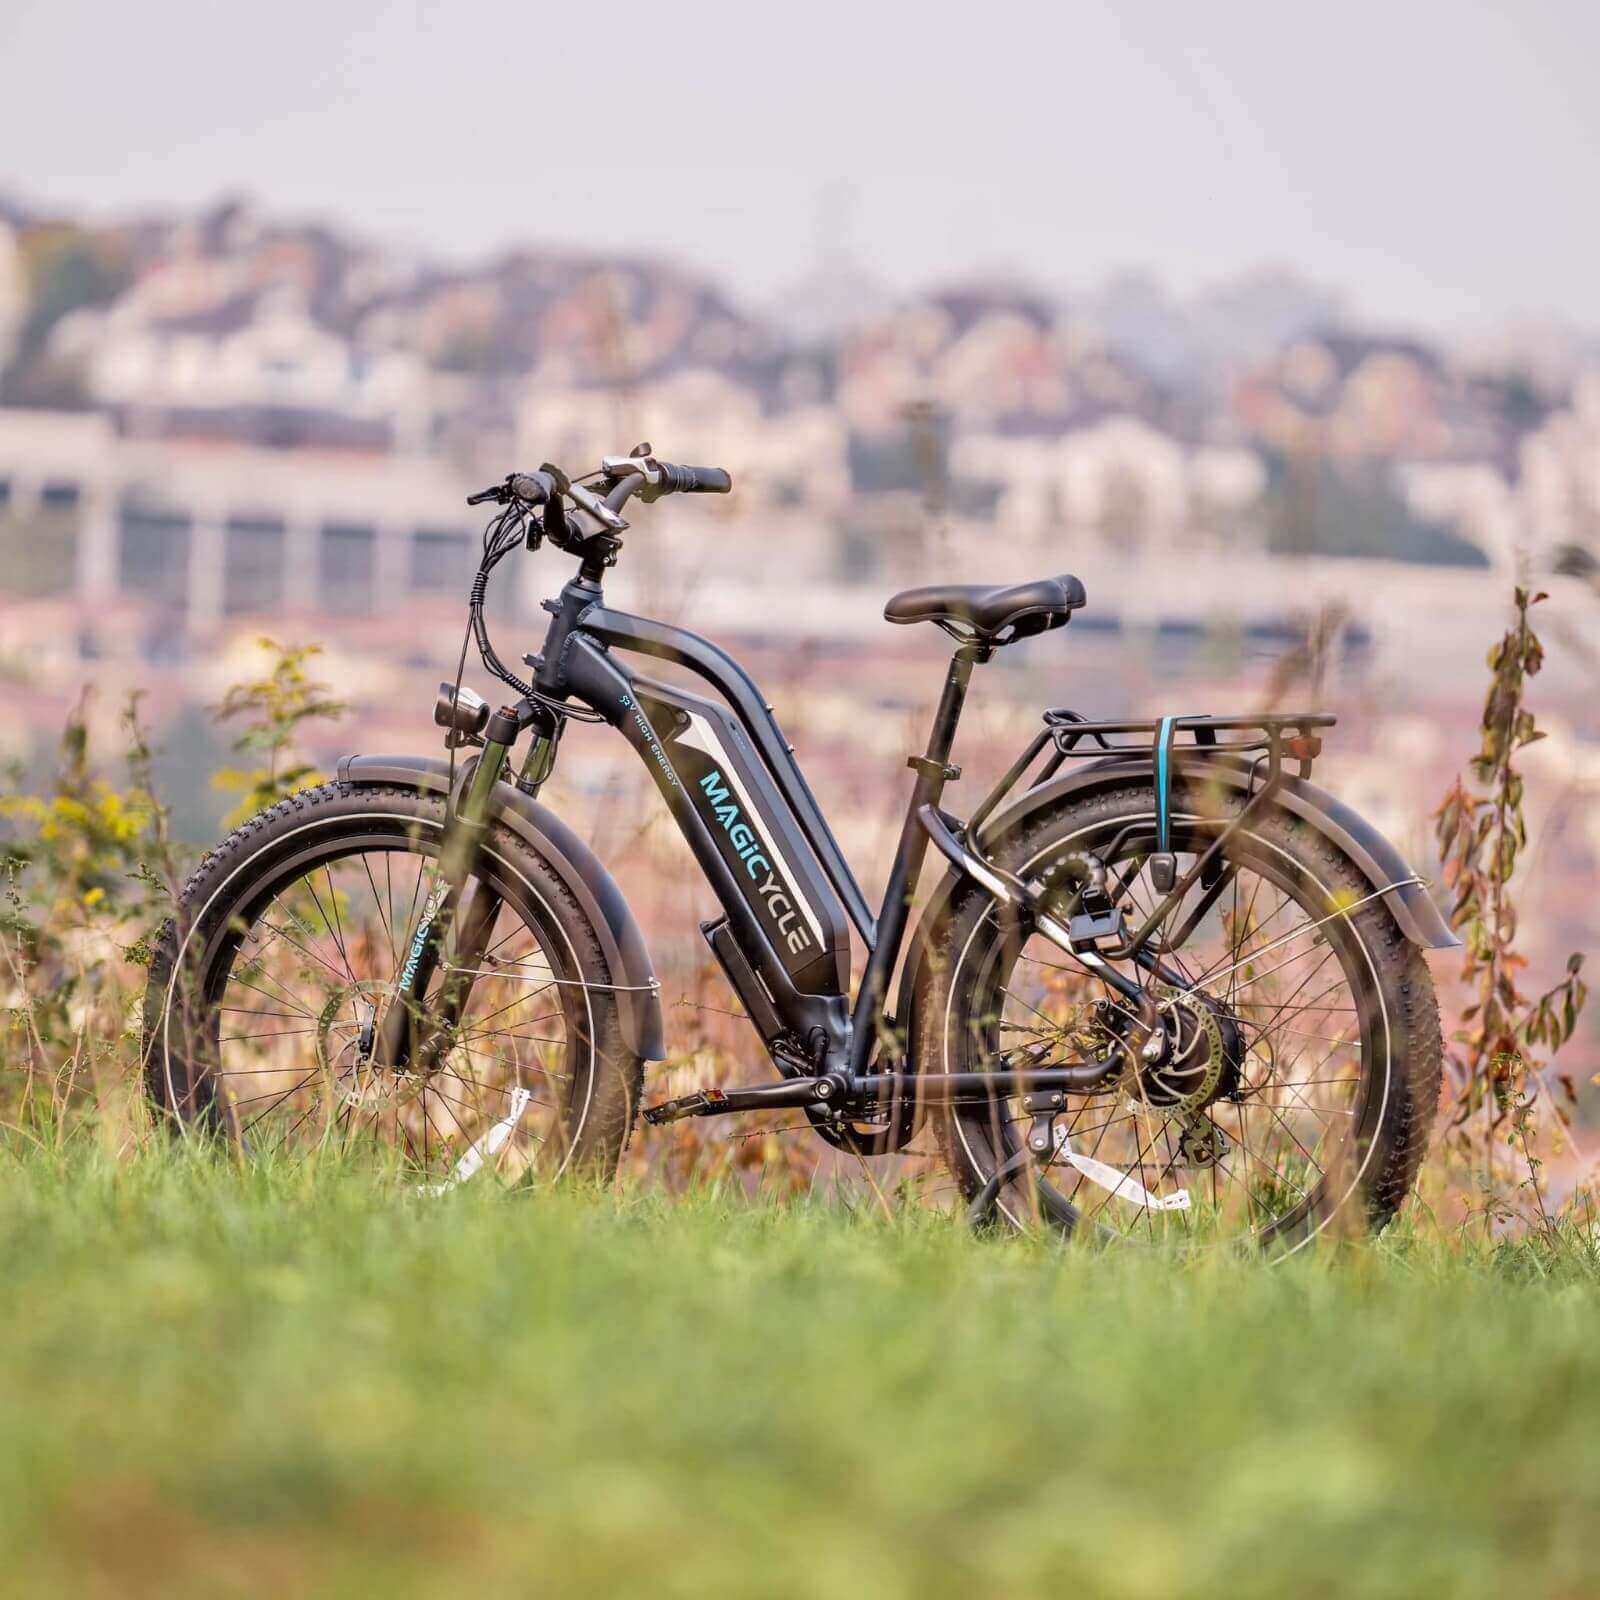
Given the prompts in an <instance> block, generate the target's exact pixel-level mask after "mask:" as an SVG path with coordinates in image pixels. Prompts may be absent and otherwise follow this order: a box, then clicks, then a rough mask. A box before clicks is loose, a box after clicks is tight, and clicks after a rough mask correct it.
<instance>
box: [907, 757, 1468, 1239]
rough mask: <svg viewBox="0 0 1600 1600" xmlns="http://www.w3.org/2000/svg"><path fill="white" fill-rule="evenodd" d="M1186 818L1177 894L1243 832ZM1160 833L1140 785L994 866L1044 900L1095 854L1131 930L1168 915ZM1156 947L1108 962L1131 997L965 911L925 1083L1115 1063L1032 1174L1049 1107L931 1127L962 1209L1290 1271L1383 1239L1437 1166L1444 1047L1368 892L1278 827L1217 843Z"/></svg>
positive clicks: (935, 1010) (956, 1115) (1067, 819)
mask: <svg viewBox="0 0 1600 1600" xmlns="http://www.w3.org/2000/svg"><path fill="white" fill-rule="evenodd" d="M1174 803H1175V806H1176V808H1177V810H1176V814H1175V816H1174V818H1173V824H1172V830H1173V831H1172V847H1173V849H1174V850H1175V851H1176V852H1177V857H1178V874H1179V877H1180V879H1181V877H1182V876H1183V875H1184V874H1185V873H1186V872H1187V870H1188V869H1189V867H1190V866H1192V865H1193V864H1194V863H1195V862H1196V860H1197V859H1198V857H1199V856H1200V855H1201V854H1202V853H1203V852H1205V851H1206V850H1207V849H1208V848H1209V846H1210V845H1211V843H1212V842H1213V841H1214V840H1215V839H1216V838H1217V836H1218V834H1219V833H1220V832H1221V831H1222V829H1223V828H1224V827H1225V826H1226V825H1227V823H1228V822H1230V821H1231V820H1233V817H1234V816H1235V815H1236V814H1237V813H1236V811H1234V810H1230V809H1229V807H1230V805H1231V804H1232V803H1231V802H1230V801H1227V800H1223V799H1220V798H1219V797H1215V796H1211V795H1209V794H1208V795H1207V796H1206V797H1205V802H1204V804H1202V801H1201V797H1200V796H1199V795H1198V794H1196V795H1189V794H1186V793H1185V792H1183V791H1182V790H1180V791H1179V792H1178V793H1176V794H1175V796H1174ZM1155 830H1156V819H1155V816H1154V813H1153V809H1152V805H1151V793H1150V789H1149V787H1148V786H1145V785H1131V786H1129V787H1126V788H1121V789H1117V790H1113V791H1110V792H1106V793H1103V794H1100V795H1096V796H1094V797H1092V798H1089V799H1085V800H1082V801H1079V802H1077V803H1076V804H1072V805H1068V806H1065V807H1062V808H1060V809H1058V810H1055V811H1052V812H1049V813H1047V814H1045V815H1044V816H1042V817H1041V818H1039V819H1038V820H1036V821H1035V822H1034V823H1033V824H1032V825H1031V826H1029V827H1027V828H1025V829H1023V830H1022V831H1021V832H1020V833H1019V834H1018V835H1017V836H1016V837H1014V838H1013V839H1012V840H1010V841H1009V842H1008V844H1007V845H1006V847H1005V848H1004V849H1002V850H1001V851H1000V852H999V859H1000V860H1001V862H1002V864H1003V865H1005V866H1008V867H1009V868H1010V869H1011V870H1012V871H1014V872H1016V873H1018V874H1019V875H1021V876H1022V877H1024V878H1028V879H1034V878H1037V879H1042V880H1043V881H1044V883H1045V884H1046V885H1049V884H1050V883H1051V882H1052V881H1055V875H1058V874H1059V872H1060V869H1061V864H1062V862H1063V860H1064V858H1066V857H1067V856H1068V855H1070V854H1071V853H1073V852H1079V851H1086V852H1091V853H1093V854H1095V855H1097V856H1099V857H1100V858H1101V859H1102V860H1103V861H1104V862H1105V864H1106V867H1107V877H1108V883H1109V885H1110V887H1111V889H1112V891H1113V898H1114V900H1115V902H1116V903H1117V904H1118V905H1119V906H1120V907H1121V908H1122V911H1123V914H1124V916H1125V918H1126V919H1127V923H1128V925H1129V927H1138V926H1139V925H1141V924H1143V923H1144V922H1145V921H1146V920H1147V919H1148V918H1149V917H1150V916H1151V915H1153V913H1154V910H1155V908H1156V906H1157V903H1158V901H1159V900H1160V898H1161V897H1160V896H1159V895H1158V894H1157V893H1156V891H1155V889H1154V887H1153V885H1152V883H1151V881H1150V872H1149V868H1148V859H1149V856H1150V854H1151V852H1152V851H1153V850H1154V848H1155ZM1063 881H1064V880H1063ZM1159 937H1160V942H1161V943H1162V945H1163V946H1164V947H1165V948H1164V951H1163V953H1162V955H1161V957H1160V962H1161V965H1160V969H1159V970H1157V971H1151V970H1149V969H1148V968H1147V967H1143V966H1140V965H1138V964H1136V963H1134V962H1132V961H1124V962H1117V963H1112V964H1111V967H1110V971H1111V973H1112V974H1115V975H1116V976H1119V977H1121V978H1122V979H1123V980H1125V981H1124V983H1123V984H1122V985H1121V986H1120V987H1118V986H1116V985H1115V984H1114V983H1113V982H1108V981H1106V978H1105V977H1101V976H1095V975H1093V974H1091V973H1089V972H1087V971H1085V970H1084V969H1083V968H1082V967H1081V966H1079V965H1078V964H1077V963H1075V962H1074V961H1073V959H1072V958H1071V957H1070V956H1069V955H1068V954H1066V953H1065V952H1063V951H1062V950H1061V949H1060V948H1058V947H1057V946H1055V945H1053V944H1051V943H1050V942H1049V941H1048V940H1047V939H1045V938H1044V937H1043V936H1042V935H1040V934H1038V933H1034V932H1019V931H1018V930H1016V929H1015V927H1014V926H1008V925H1007V924H1005V923H1003V922H1002V920H1001V918H1000V917H999V915H998V914H997V912H996V908H995V906H994V902H993V901H992V900H990V899H989V898H988V897H987V896H986V895H984V894H983V893H982V892H981V891H978V890H976V889H971V890H966V891H963V892H962V893H960V894H958V896H957V899H956V901H955V902H954V903H953V905H952V907H951V910H950V913H949V916H948V918H947V921H946V923H945V925H944V928H943V934H942V937H941V939H940V940H939V941H938V942H937V944H936V946H935V949H934V951H933V953H932V959H931V960H930V961H929V963H928V964H927V967H926V968H925V971H924V974H923V977H922V980H921V983H920V985H919V990H918V1004H917V1008H916V1015H915V1018H914V1021H913V1050H914V1052H915V1054H914V1060H915V1062H916V1064H917V1069H918V1071H919V1072H921V1073H948V1072H972V1071H982V1072H1004V1071H1007V1070H1012V1071H1014V1070H1016V1069H1018V1068H1020V1067H1050V1066H1057V1065H1069V1064H1072V1063H1076V1062H1082V1061H1085V1060H1087V1059H1091V1058H1095V1059H1099V1060H1102V1061H1104V1060H1108V1059H1109V1060H1113V1061H1114V1062H1115V1066H1114V1068H1113V1070H1112V1071H1111V1073H1110V1076H1109V1077H1108V1078H1107V1079H1106V1080H1105V1081H1104V1082H1102V1083H1100V1084H1098V1085H1096V1087H1095V1088H1094V1089H1092V1090H1086V1091H1084V1092H1080V1093H1076V1094H1073V1093H1068V1094H1067V1096H1066V1098H1065V1103H1064V1107H1063V1110H1062V1113H1061V1115H1060V1116H1059V1118H1058V1120H1057V1121H1056V1123H1055V1125H1054V1129H1053V1134H1054V1137H1053V1141H1052V1143H1051V1144H1050V1145H1049V1147H1048V1148H1047V1151H1046V1153H1045V1154H1044V1155H1043V1156H1042V1157H1039V1158H1035V1157H1034V1156H1033V1155H1032V1152H1031V1150H1027V1151H1026V1153H1025V1147H1026V1140H1025V1138H1024V1135H1025V1134H1026V1133H1027V1132H1028V1130H1029V1129H1030V1128H1031V1127H1034V1126H1035V1124H1033V1123H1032V1122H1031V1120H1030V1112H1031V1111H1032V1110H1033V1109H1036V1108H1029V1107H1024V1105H1023V1104H1022V1098H1021V1096H1020V1095H1016V1094H1011V1093H1007V1092H1003V1090H1002V1089H1001V1088H999V1087H997V1089H996V1091H995V1092H994V1093H993V1094H991V1095H990V1096H988V1097H987V1098H986V1099H983V1100H974V1101H969V1102H967V1103H964V1104H957V1105H955V1106H951V1107H948V1108H944V1109H941V1110H940V1111H939V1113H938V1121H939V1126H940V1134H941V1141H942V1144H943V1148H944V1154H945V1157H946V1160H947V1161H948V1163H949V1165H950V1168H951V1171H952V1173H953V1174H954V1176H955V1177H956V1179H957V1181H958V1183H959V1185H960V1186H961V1188H962V1189H963V1190H964V1191H965V1193H966V1194H967V1195H968V1197H969V1198H971V1197H973V1196H976V1195H978V1194H979V1193H980V1192H984V1191H985V1187H986V1185H987V1186H988V1190H987V1192H988V1193H990V1194H995V1195H996V1202H997V1207H998V1214H999V1215H1000V1216H1001V1217H1003V1218H1004V1219H1005V1220H1007V1221H1009V1222H1010V1223H1012V1224H1014V1225H1016V1226H1018V1227H1022V1226H1028V1225H1030V1224H1036V1223H1043V1224H1046V1225H1048V1226H1051V1227H1054V1228H1056V1229H1058V1230H1060V1231H1061V1232H1063V1233H1074V1232H1077V1233H1088V1234H1091V1235H1093V1236H1095V1237H1098V1238H1103V1239H1108V1240H1119V1241H1120V1240H1126V1241H1130V1242H1144V1243H1165V1244H1176V1245H1178V1246H1180V1247H1186V1246H1195V1245H1202V1244H1213V1243H1222V1242H1227V1241H1236V1242H1250V1241H1254V1242H1256V1243H1259V1244H1263V1245H1269V1246H1275V1247H1277V1248H1279V1249H1293V1248H1296V1247H1298V1246H1299V1245H1301V1244H1303V1243H1304V1242H1305V1241H1306V1240H1308V1239H1309V1238H1311V1237H1312V1236H1313V1235H1314V1234H1315V1233H1316V1232H1318V1231H1319V1230H1320V1229H1321V1228H1323V1227H1324V1226H1326V1225H1327V1223H1328V1222H1329V1221H1330V1220H1331V1219H1332V1218H1334V1217H1336V1216H1341V1215H1343V1216H1348V1217H1350V1218H1352V1219H1364V1220H1365V1222H1366V1223H1367V1224H1368V1225H1370V1226H1373V1227H1382V1226H1383V1225H1384V1224H1385V1223H1386V1222H1388V1220H1389V1219H1390V1218H1391V1217H1392V1216H1393V1214H1394V1212H1395V1210H1396V1208H1397V1207H1398V1206H1399V1204H1400V1202H1401V1200H1402V1199H1403V1198H1404V1196H1405V1194H1406V1193H1407V1191H1408V1190H1409V1189H1410V1187H1411V1184H1412V1183H1413V1181H1414V1180H1415V1177H1416V1173H1417V1168H1418V1165H1419V1164H1420V1162H1421V1159H1422V1156H1423V1153H1424V1150H1425V1147H1426V1144H1427V1138H1428V1131H1429V1128H1430V1126H1431V1124H1432V1120H1433V1115H1434V1111H1435V1108H1436V1106H1437V1102H1438V1095H1439V1084H1440V1071H1441V1067H1440V1060H1441V1045H1440V1033H1439V1013H1438V1005H1437V1003H1436V1001H1435V999H1434V993H1433V986H1432V983H1431V980H1430V979H1429V976H1428V970H1427V967H1426V966H1425V964H1424V963H1423V960H1422V957H1421V953H1420V952H1419V951H1418V950H1417V948H1416V947H1415V946H1414V945H1412V944H1410V943H1409V942H1408V941H1407V940H1406V938H1405V936H1404V935H1403V934H1402V933H1401V931H1400V930H1399V928H1398V927H1397V926H1396V925H1395V923H1394V920H1393V918H1392V917H1391V916H1390V915H1389V913H1388V911H1387V910H1386V909H1385V907H1384V905H1383V903H1382V900H1381V898H1379V897H1377V896H1376V895H1375V894H1374V891H1373V888H1372V885H1371V884H1370V883H1368V882H1367V880H1366V879H1365V877H1363V876H1362V874H1361V873H1360V872H1359V871H1358V870H1357V869H1356V868H1355V867H1354V866H1353V865H1352V864H1351V863H1350V862H1349V861H1348V860H1347V859H1346V858H1345V857H1343V856H1342V855H1340V854H1339V853H1338V852H1337V851H1336V850H1334V849H1333V848H1332V847H1331V846H1330V845H1329V844H1328V842H1327V841H1326V840H1325V839H1323V838H1322V837H1321V836H1320V835H1319V834H1317V833H1315V832H1314V831H1313V830H1311V829H1310V828H1308V827H1306V826H1305V825H1304V824H1302V823H1300V822H1298V821H1296V820H1295V819H1294V818H1292V817H1289V816H1287V815H1286V814H1284V813H1283V812H1281V811H1269V812H1267V813H1265V814H1263V815H1260V816H1259V817H1252V818H1251V819H1250V821H1249V822H1248V823H1247V824H1246V826H1245V827H1244V828H1243V829H1241V830H1240V831H1239V832H1238V833H1236V834H1235V835H1234V836H1233V837H1232V838H1231V839H1230V840H1229V841H1228V843H1227V845H1226V846H1225V847H1224V851H1223V853H1222V854H1221V856H1220V857H1219V858H1218V859H1217V860H1216V861H1215V862H1214V864H1213V866H1212V867H1211V868H1210V869H1208V870H1206V871H1205V872H1204V873H1203V875H1202V877H1201V878H1200V880H1199V881H1198V882H1197V883H1196V884H1195V885H1194V886H1192V887H1191V888H1190V889H1189V890H1188V891H1187V892H1186V893H1185V895H1184V896H1183V898H1182V899H1181V901H1180V902H1179V903H1178V904H1177V905H1176V906H1174V907H1172V908H1171V910H1170V911H1169V912H1168V913H1166V915H1165V916H1164V917H1163V919H1162V922H1161V924H1160V934H1159ZM997 1175H998V1177H999V1183H998V1188H996V1186H995V1185H993V1184H991V1181H990V1180H991V1179H995V1178H996V1177H997Z"/></svg>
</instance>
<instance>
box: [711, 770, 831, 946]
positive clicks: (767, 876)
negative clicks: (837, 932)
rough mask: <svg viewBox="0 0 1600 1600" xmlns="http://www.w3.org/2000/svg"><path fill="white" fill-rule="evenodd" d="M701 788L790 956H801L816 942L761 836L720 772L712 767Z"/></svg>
mask: <svg viewBox="0 0 1600 1600" xmlns="http://www.w3.org/2000/svg"><path fill="white" fill-rule="evenodd" d="M700 787H701V788H702V789H703V790H704V791H705V794H706V798H707V799H708V800H710V802H711V810H712V813H713V815H715V817H716V819H717V821H718V822H720V823H721V824H722V830H723V832H724V833H726V834H727V836H728V842H729V843H730V844H731V845H732V846H733V848H734V852H735V854H736V855H737V856H738V857H739V859H740V860H741V861H742V862H743V863H744V870H745V871H746V873H748V874H749V877H750V881H751V882H752V883H753V884H755V886H756V893H757V894H758V895H760V897H761V903H762V905H763V906H765V907H766V911H767V915H768V916H769V917H771V919H772V921H773V923H774V924H775V925H776V927H777V929H778V932H779V934H781V935H782V937H783V941H784V943H785V944H786V945H788V947H789V952H790V954H791V955H797V956H799V955H804V954H805V952H806V951H807V950H809V949H810V948H811V947H812V945H813V944H814V943H815V940H813V939H812V937H811V931H810V929H809V928H807V927H806V925H805V922H804V921H803V920H802V919H801V916H800V913H799V911H798V910H797V909H796V907H795V903H794V900H793V897H792V892H791V891H790V890H788V889H786V888H785V887H784V885H783V884H782V883H781V882H780V881H779V880H778V876H777V873H776V872H775V871H774V870H773V866H772V863H771V862H770V861H769V860H768V859H767V858H766V856H765V854H763V851H764V850H765V848H766V847H765V846H764V845H763V844H762V842H761V838H760V836H759V835H758V834H757V833H756V832H755V830H754V829H753V828H752V827H751V826H750V825H749V823H747V822H746V821H745V820H744V819H743V817H741V816H740V814H739V806H738V803H737V802H736V801H735V800H734V798H733V796H732V795H730V794H729V793H728V790H727V786H726V785H725V784H724V783H723V781H722V773H721V770H720V769H718V768H713V769H712V770H711V771H710V772H708V773H707V774H706V775H705V777H703V778H702V779H701V780H700Z"/></svg>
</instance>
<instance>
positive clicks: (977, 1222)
mask: <svg viewBox="0 0 1600 1600" xmlns="http://www.w3.org/2000/svg"><path fill="white" fill-rule="evenodd" d="M1032 1153H1033V1152H1032V1151H1030V1150H1029V1149H1028V1147H1027V1146H1026V1145H1024V1146H1023V1147H1022V1148H1021V1149H1020V1150H1018V1151H1017V1153H1016V1154H1015V1155H1014V1156H1012V1157H1011V1159H1010V1160H1009V1161H1007V1162H1005V1163H1004V1164H1003V1165H1002V1166H1000V1167H997V1168H996V1169H995V1172H994V1175H993V1176H992V1177H991V1178H990V1179H989V1181H988V1182H987V1183H986V1184H984V1186H983V1187H982V1188H981V1189H980V1190H979V1191H978V1192H977V1194H975V1195H974V1196H973V1198H972V1204H971V1205H970V1206H968V1207H967V1226H968V1227H969V1228H981V1227H983V1225H984V1224H985V1223H987V1222H990V1221H992V1220H993V1217H994V1203H995V1201H996V1200H998V1199H999V1198H1000V1189H1001V1186H1002V1185H1003V1184H1004V1183H1005V1181H1006V1179H1007V1178H1009V1177H1010V1176H1011V1174H1012V1173H1013V1172H1016V1171H1018V1170H1019V1169H1020V1168H1022V1167H1025V1166H1026V1165H1027V1164H1028V1158H1029V1156H1030V1155H1031V1154H1032Z"/></svg>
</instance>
